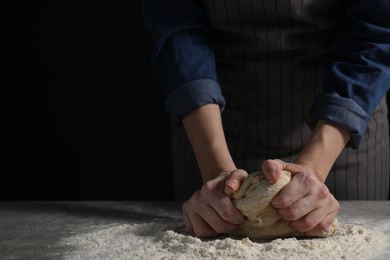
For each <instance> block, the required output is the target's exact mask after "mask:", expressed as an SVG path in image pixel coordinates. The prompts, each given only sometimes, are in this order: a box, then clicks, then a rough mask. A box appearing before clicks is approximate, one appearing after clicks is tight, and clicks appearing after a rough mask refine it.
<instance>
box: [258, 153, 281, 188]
mask: <svg viewBox="0 0 390 260" xmlns="http://www.w3.org/2000/svg"><path fill="white" fill-rule="evenodd" d="M284 168H285V163H284V162H283V161H281V160H279V159H275V160H266V161H264V162H263V164H262V165H261V169H262V171H263V173H264V176H265V178H266V179H267V181H268V183H269V184H275V183H276V182H277V181H278V180H279V178H280V175H281V174H282V170H283V169H284Z"/></svg>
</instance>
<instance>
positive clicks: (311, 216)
mask: <svg viewBox="0 0 390 260" xmlns="http://www.w3.org/2000/svg"><path fill="white" fill-rule="evenodd" d="M338 209H339V206H338V203H330V204H325V205H323V206H321V207H319V208H317V209H315V210H313V211H311V212H310V213H308V214H307V215H306V216H304V217H302V218H300V219H299V220H297V221H292V222H290V227H291V228H292V229H294V230H297V231H299V232H309V231H310V232H311V231H313V232H312V233H313V234H320V233H321V232H323V231H324V230H327V229H328V228H329V226H330V224H331V222H330V221H331V219H329V216H333V217H336V214H337V211H338Z"/></svg>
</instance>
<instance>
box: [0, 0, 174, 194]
mask: <svg viewBox="0 0 390 260" xmlns="http://www.w3.org/2000/svg"><path fill="white" fill-rule="evenodd" d="M139 2H140V1H107V2H103V1H91V2H90V3H86V2H83V1H79V2H71V1H40V2H33V1H31V3H26V4H23V5H22V4H20V5H18V6H13V7H10V8H9V9H7V10H8V12H9V13H11V15H10V18H9V19H8V23H7V26H6V27H7V28H8V29H7V35H4V34H3V37H2V38H3V39H4V41H5V42H6V43H7V48H6V49H5V50H6V52H7V54H8V55H9V56H10V57H9V61H8V60H7V63H6V65H7V70H6V73H5V74H7V75H6V76H8V77H9V79H10V80H9V81H8V83H6V84H5V86H3V91H2V93H3V94H2V95H1V99H2V100H1V101H2V113H1V114H2V120H1V121H2V124H1V135H2V138H1V144H0V146H1V160H0V162H1V168H0V171H1V176H2V177H1V181H0V185H1V186H0V187H1V189H0V193H1V194H0V196H1V198H2V199H3V200H14V199H17V200H150V199H153V200H170V199H173V186H172V174H171V157H170V153H171V150H170V149H171V147H170V134H169V132H170V123H169V120H168V116H167V114H166V113H165V109H164V105H163V102H164V98H163V92H162V90H161V89H160V88H159V86H158V85H157V84H156V82H155V81H154V79H153V78H152V75H151V71H150V63H149V60H150V55H151V48H152V39H151V38H150V36H149V34H148V33H147V31H146V29H145V27H144V25H143V21H142V16H141V9H140V8H141V7H140V3H139ZM140 189H141V190H145V191H144V192H143V193H139V192H138V190H140Z"/></svg>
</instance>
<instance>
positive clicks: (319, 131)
mask: <svg viewBox="0 0 390 260" xmlns="http://www.w3.org/2000/svg"><path fill="white" fill-rule="evenodd" d="M349 138H350V136H349V132H348V131H347V130H346V129H345V128H343V127H341V126H338V125H335V124H332V123H330V122H328V121H325V120H320V121H318V123H317V125H316V127H315V128H314V130H313V133H312V135H311V136H310V138H309V140H308V142H307V143H306V144H305V146H304V147H303V149H302V151H301V152H300V153H299V155H298V157H297V158H296V160H295V161H294V163H296V164H300V165H303V166H306V167H308V168H310V169H311V170H312V171H313V172H314V174H315V175H316V176H317V178H318V179H319V180H320V181H322V182H325V180H326V177H327V176H328V173H329V171H330V169H331V168H332V166H333V164H334V162H335V161H336V159H337V157H338V156H339V155H340V153H341V152H342V150H343V149H344V148H345V145H346V144H347V142H348V140H349Z"/></svg>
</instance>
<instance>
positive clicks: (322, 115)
mask: <svg viewBox="0 0 390 260" xmlns="http://www.w3.org/2000/svg"><path fill="white" fill-rule="evenodd" d="M320 119H325V120H328V121H330V122H332V123H334V124H337V125H340V126H343V127H345V128H346V129H347V130H348V131H349V134H350V136H351V139H350V141H349V142H348V144H347V147H351V148H353V149H357V148H358V147H359V145H360V143H361V142H362V140H363V137H364V132H365V131H366V128H367V125H368V122H369V120H370V117H369V115H368V114H367V113H366V112H365V111H364V110H363V109H362V108H361V107H360V106H359V105H358V104H357V103H355V102H354V101H353V100H352V99H349V98H344V97H341V96H339V95H337V94H335V93H325V94H322V95H320V96H319V97H318V99H317V101H316V103H315V104H314V106H313V109H312V111H311V113H310V117H309V119H308V121H307V123H308V125H309V127H310V128H311V129H312V130H313V129H314V126H315V124H316V123H317V121H318V120H320Z"/></svg>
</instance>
